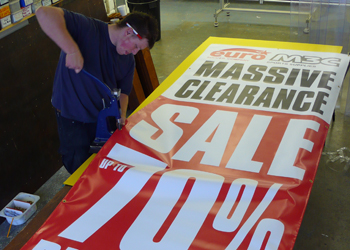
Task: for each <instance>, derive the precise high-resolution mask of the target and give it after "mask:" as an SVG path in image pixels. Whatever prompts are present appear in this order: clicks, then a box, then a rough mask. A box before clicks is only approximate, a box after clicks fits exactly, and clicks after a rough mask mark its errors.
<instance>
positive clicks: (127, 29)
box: [124, 27, 133, 36]
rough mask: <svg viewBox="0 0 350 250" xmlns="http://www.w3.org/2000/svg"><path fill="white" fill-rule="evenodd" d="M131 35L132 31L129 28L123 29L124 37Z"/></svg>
mask: <svg viewBox="0 0 350 250" xmlns="http://www.w3.org/2000/svg"><path fill="white" fill-rule="evenodd" d="M132 34H133V30H132V29H131V28H129V27H127V28H126V29H125V32H124V35H125V36H130V35H132Z"/></svg>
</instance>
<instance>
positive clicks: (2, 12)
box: [0, 4, 11, 18]
mask: <svg viewBox="0 0 350 250" xmlns="http://www.w3.org/2000/svg"><path fill="white" fill-rule="evenodd" d="M9 15H11V10H10V5H9V4H5V5H3V6H0V18H4V17H6V16H9Z"/></svg>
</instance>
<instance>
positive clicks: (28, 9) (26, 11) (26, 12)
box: [22, 5, 33, 17]
mask: <svg viewBox="0 0 350 250" xmlns="http://www.w3.org/2000/svg"><path fill="white" fill-rule="evenodd" d="M32 13H33V12H32V5H28V6H27V7H24V8H22V15H23V17H26V16H29V15H31V14H32Z"/></svg>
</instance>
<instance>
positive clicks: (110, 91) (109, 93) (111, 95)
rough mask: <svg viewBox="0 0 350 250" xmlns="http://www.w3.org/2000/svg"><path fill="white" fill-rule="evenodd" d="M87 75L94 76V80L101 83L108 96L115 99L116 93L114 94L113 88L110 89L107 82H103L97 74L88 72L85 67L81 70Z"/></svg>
mask: <svg viewBox="0 0 350 250" xmlns="http://www.w3.org/2000/svg"><path fill="white" fill-rule="evenodd" d="M81 71H82V72H83V73H84V74H85V75H87V76H89V77H90V78H92V79H93V80H95V81H96V82H97V83H98V84H100V85H101V86H102V87H103V88H104V90H105V91H106V92H107V94H108V96H109V97H110V98H111V99H114V98H115V97H114V95H113V94H112V90H111V89H110V87H108V85H107V84H105V83H103V82H102V81H101V80H100V79H98V78H97V77H96V76H94V75H92V74H90V73H89V72H87V71H86V70H85V69H82V70H81Z"/></svg>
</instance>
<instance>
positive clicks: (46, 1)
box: [41, 0, 52, 6]
mask: <svg viewBox="0 0 350 250" xmlns="http://www.w3.org/2000/svg"><path fill="white" fill-rule="evenodd" d="M41 3H42V5H43V6H50V5H51V4H52V2H51V0H42V1H41Z"/></svg>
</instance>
